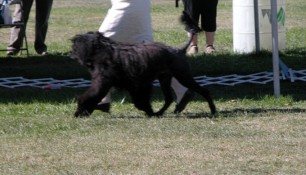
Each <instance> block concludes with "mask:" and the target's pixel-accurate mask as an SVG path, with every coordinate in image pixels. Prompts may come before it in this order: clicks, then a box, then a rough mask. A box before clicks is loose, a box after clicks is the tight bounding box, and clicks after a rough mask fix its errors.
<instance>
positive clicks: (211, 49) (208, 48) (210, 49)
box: [205, 45, 216, 54]
mask: <svg viewBox="0 0 306 175" xmlns="http://www.w3.org/2000/svg"><path fill="white" fill-rule="evenodd" d="M215 51H216V49H215V48H214V46H213V45H207V46H206V49H205V53H206V54H212V53H214V52H215Z"/></svg>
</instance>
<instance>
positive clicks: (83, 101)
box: [74, 81, 111, 117]
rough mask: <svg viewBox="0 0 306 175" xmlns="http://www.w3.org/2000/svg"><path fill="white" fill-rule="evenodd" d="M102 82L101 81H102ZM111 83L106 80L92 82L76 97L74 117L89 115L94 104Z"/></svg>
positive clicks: (104, 94) (108, 88) (104, 93)
mask: <svg viewBox="0 0 306 175" xmlns="http://www.w3.org/2000/svg"><path fill="white" fill-rule="evenodd" d="M102 82H103V81H102ZM110 88H111V85H110V84H109V83H107V82H104V83H100V82H99V83H95V82H94V81H93V82H92V85H91V87H90V88H89V89H88V90H87V91H86V92H85V93H84V94H83V95H82V96H80V97H79V98H78V107H77V110H76V112H75V114H74V116H75V117H85V116H89V115H90V114H91V113H92V112H93V111H94V109H95V107H96V105H97V104H98V103H99V102H100V101H101V99H102V98H104V97H105V96H106V94H107V93H108V91H109V90H110Z"/></svg>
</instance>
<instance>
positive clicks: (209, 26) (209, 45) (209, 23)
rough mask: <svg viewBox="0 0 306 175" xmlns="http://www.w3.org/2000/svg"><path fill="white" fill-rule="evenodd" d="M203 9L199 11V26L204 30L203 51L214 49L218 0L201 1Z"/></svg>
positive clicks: (210, 51) (207, 51)
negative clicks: (204, 45)
mask: <svg viewBox="0 0 306 175" xmlns="http://www.w3.org/2000/svg"><path fill="white" fill-rule="evenodd" d="M202 3H203V4H202V6H203V9H202V11H201V26H202V28H203V30H204V31H205V37H206V50H205V53H213V52H214V51H215V48H214V41H215V31H216V28H217V19H216V18H217V5H218V0H211V1H202Z"/></svg>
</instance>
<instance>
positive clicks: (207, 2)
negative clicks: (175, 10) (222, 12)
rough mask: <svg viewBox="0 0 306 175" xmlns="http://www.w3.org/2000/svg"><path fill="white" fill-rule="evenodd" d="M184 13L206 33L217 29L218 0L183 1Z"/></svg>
mask: <svg viewBox="0 0 306 175" xmlns="http://www.w3.org/2000/svg"><path fill="white" fill-rule="evenodd" d="M183 3H184V11H185V12H186V13H187V14H189V15H190V17H191V18H192V19H193V20H194V21H195V22H197V23H199V22H200V17H201V28H202V29H203V30H204V31H206V32H215V31H216V29H217V19H216V18H217V5H218V0H183Z"/></svg>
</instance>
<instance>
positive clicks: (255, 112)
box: [110, 108, 306, 119]
mask: <svg viewBox="0 0 306 175" xmlns="http://www.w3.org/2000/svg"><path fill="white" fill-rule="evenodd" d="M305 112H306V109H301V108H293V109H278V108H270V109H261V108H252V109H242V108H237V109H233V110H224V111H219V112H217V113H216V114H215V115H212V114H211V113H209V112H200V113H198V112H197V113H192V112H182V113H179V114H174V113H171V112H168V113H165V114H164V115H162V116H153V117H148V116H146V115H145V114H138V115H125V114H122V115H116V117H115V118H129V119H144V118H147V119H163V118H188V119H201V118H203V119H205V118H207V119H217V118H234V117H241V116H246V115H248V116H251V117H256V116H258V117H260V116H262V115H263V114H268V113H288V114H290V113H291V114H292V113H305ZM110 117H112V118H113V117H114V116H113V115H110Z"/></svg>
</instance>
